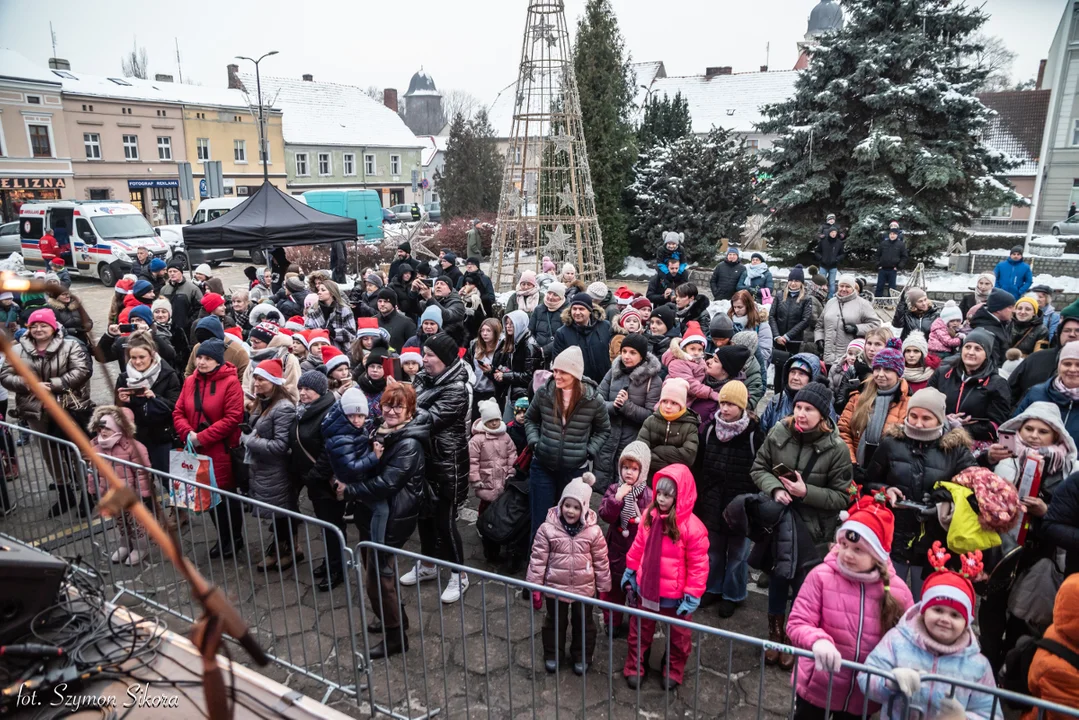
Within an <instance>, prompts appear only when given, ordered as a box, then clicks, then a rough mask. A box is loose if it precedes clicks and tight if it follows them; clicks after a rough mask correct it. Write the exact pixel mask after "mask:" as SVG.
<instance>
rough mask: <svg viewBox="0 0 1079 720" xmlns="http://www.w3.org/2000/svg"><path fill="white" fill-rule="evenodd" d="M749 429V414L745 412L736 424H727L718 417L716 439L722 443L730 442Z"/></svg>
mask: <svg viewBox="0 0 1079 720" xmlns="http://www.w3.org/2000/svg"><path fill="white" fill-rule="evenodd" d="M747 427H749V413H746V412H743V413H742V417H740V418H738V419H737V420H735V421H734V422H727V421H726V420H724V419H723V418H721V417H720V416H719V415H718V414H717V415H716V437H717V438H719V441H720V442H729V441H731V440H733V439H734V438H736V437H738V436H739V435H741V434H742V433H743V432H745V429H746V428H747Z"/></svg>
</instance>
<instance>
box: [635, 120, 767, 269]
mask: <svg viewBox="0 0 1079 720" xmlns="http://www.w3.org/2000/svg"><path fill="white" fill-rule="evenodd" d="M755 170H756V158H755V157H753V156H752V155H750V154H749V153H748V152H747V151H746V148H745V144H744V142H743V141H742V140H741V139H740V138H738V137H736V136H734V135H733V134H732V133H731V132H730V131H728V130H724V129H723V128H713V129H712V131H711V132H709V133H708V135H706V136H704V137H699V136H696V135H688V136H686V137H683V138H681V139H679V140H675V141H674V142H672V143H661V144H659V145H656V146H654V147H653V148H651V149H650V150H647V151H645V152H643V153H641V156H640V159H639V160H638V162H637V166H636V169H635V171H634V173H635V177H634V180H633V183H632V184H631V185H630V186H629V188H627V191H626V195H627V198H628V200H629V202H630V204H631V206H632V207H633V231H632V236H633V240H634V247H640V248H641V249H642V250H643V251H644V252H645V253H647V257H652V256H654V255H655V254H656V252H657V251H658V250H659V246H660V239H661V237H662V233H663V231H664V230H673V231H675V232H682V233H685V235H686V240H685V249H686V252H687V254H688V255H689V257H690V259H691V260H692V261H695V262H700V263H704V264H706V265H710V264H712V262H713V260H714V258H715V254H716V251H717V250H718V246H719V240H720V239H721V238H724V237H731V238H736V237H738V236H739V235H740V234H741V232H742V229H743V228H744V227H745V223H746V218H747V217H748V216H749V215H750V214H751V213H752V212H753V209H754V207H755V205H756V200H755V198H754V188H753V185H752V183H751V180H752V178H753V175H754V172H755Z"/></svg>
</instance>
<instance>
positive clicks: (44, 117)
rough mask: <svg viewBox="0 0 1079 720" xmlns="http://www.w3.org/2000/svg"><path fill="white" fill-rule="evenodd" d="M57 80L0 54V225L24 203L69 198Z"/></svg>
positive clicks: (23, 61)
mask: <svg viewBox="0 0 1079 720" xmlns="http://www.w3.org/2000/svg"><path fill="white" fill-rule="evenodd" d="M61 90H62V86H61V83H60V78H59V76H58V75H56V74H55V73H53V72H51V71H50V70H48V69H45V68H39V67H37V66H35V65H33V64H32V63H30V62H29V61H28V60H27V59H26V58H24V57H23V56H22V55H19V54H18V53H15V52H13V51H11V50H0V222H11V221H13V220H16V219H17V218H18V216H19V208H20V207H21V206H22V204H23V203H24V202H26V201H28V200H59V199H67V198H70V197H72V196H73V189H72V179H73V171H72V166H71V153H70V151H69V149H68V148H69V144H68V137H67V133H66V132H65V128H64V120H65V119H64V105H63V99H62V95H61Z"/></svg>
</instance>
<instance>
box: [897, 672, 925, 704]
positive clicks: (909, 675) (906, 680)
mask: <svg viewBox="0 0 1079 720" xmlns="http://www.w3.org/2000/svg"><path fill="white" fill-rule="evenodd" d="M892 675H893V676H894V677H895V684H896V686H897V687H898V688H899V692H901V693H903V694H904V695H906V696H907V697H914V696H915V695H917V694H918V691H919V690H920V689H921V687H922V678H921V675H919V674H918V671H917V670H914V669H913V668H903V667H897V668H895V669H894V670H892Z"/></svg>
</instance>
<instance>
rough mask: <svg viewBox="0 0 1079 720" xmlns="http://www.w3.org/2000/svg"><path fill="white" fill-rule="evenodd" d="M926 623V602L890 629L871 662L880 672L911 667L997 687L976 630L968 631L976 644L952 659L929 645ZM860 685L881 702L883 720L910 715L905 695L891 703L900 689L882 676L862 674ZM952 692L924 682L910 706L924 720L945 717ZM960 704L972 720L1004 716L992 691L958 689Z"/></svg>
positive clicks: (940, 684)
mask: <svg viewBox="0 0 1079 720" xmlns="http://www.w3.org/2000/svg"><path fill="white" fill-rule="evenodd" d="M920 623H921V604H918V605H915V606H914V607H912V608H910V609H909V610H907V612H906V614H905V615H903V619H901V620H900V621H899V624H898V625H896V626H895V627H894V628H892V629H891V630H889V631H888V632H887V634H885V636H884V637H883V638H882V639H881V641H880V642H879V643H877V647H876V648H875V649H874V650H873V652H871V653H869V657H868V658H866V660H865V664H866V665H867V666H869V667H871V668H874V669H876V670H880V671H882V672H888V673H890V672H891V671H892V670H894V669H896V668H898V667H901V668H910V669H912V670H919V671H921V672H923V673H932V674H934V675H946V676H948V677H954V678H956V679H959V680H964V681H966V682H969V683H975V684H978V685H982V686H983V687H995V686H996V680H995V679H994V678H993V668H992V667H991V666H990V665H989V660H987V659H986V657H985V656H984V655H982V653H981V647H980V646H979V645H978V639H977V638H976V637H974V633H973V632H971V631H970V628H969V626H968V628H967V630H966V631H965V632H966V635H967V637H968V638H969V639H970V643H969V644H968V645H967V646H966V647H964V648H963V649H961V650H957V651H956V652H954V653H950V654H947V655H940V654H937V653H936V652H935V651H933V650H930V649H929V648H928V647H926V643H925V640H926V638H925V636H924V633H925V631H924V630H919V629H918V625H919V624H920ZM858 685H859V686H860V687H861V688H862V692H864V693H865V694H866V695H867V696H868V697H869V699H870V700H873V701H875V702H879V703H880V704H881V705H883V706H884V707H882V708H881V717H882V718H884V717H887V718H894V719H895V720H899V718H903V717H905V714H904V710H905V708H906V703H904V702H903V700H902V699H901V698H899V697H896V698H895V702H890V700H891V699H892V697H893V696H897V695H899V690H893V689H891V688H890V687H889V683H888V681H887V680H885V679H884V678H883V677H881V676H880V675H876V674H873V675H870V674H868V673H858ZM950 693H951V685H949V684H948V683H943V682H926V681H923V682H922V686H921V689H919V690H918V692H917V693H916V694H915V695H913V696H911V699H910V706H911V707H912V708H917V709H918V710H921V713H920V714H921V717H938V716H939V715H940V714H941V703H942V702H943V701H944V700H945V699H947V698H948V696H949V695H950ZM955 700H956V701H957V702H958V703H959V704H960V705H962V706H963V708H964V709H965V710H966V717H967V718H968V720H969V719H970V718H985V719H986V720H989V718H992V717H996V718H1001V717H1003V715H1002V714H1001V712H1000V709H999V704H998V705H997V711H996V713H994V712H993V705H994V700H993V696H992V695H990V694H989V693H983V692H975V691H971V690H967V689H966V688H962V687H958V686H957V687H956V688H955Z"/></svg>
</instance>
